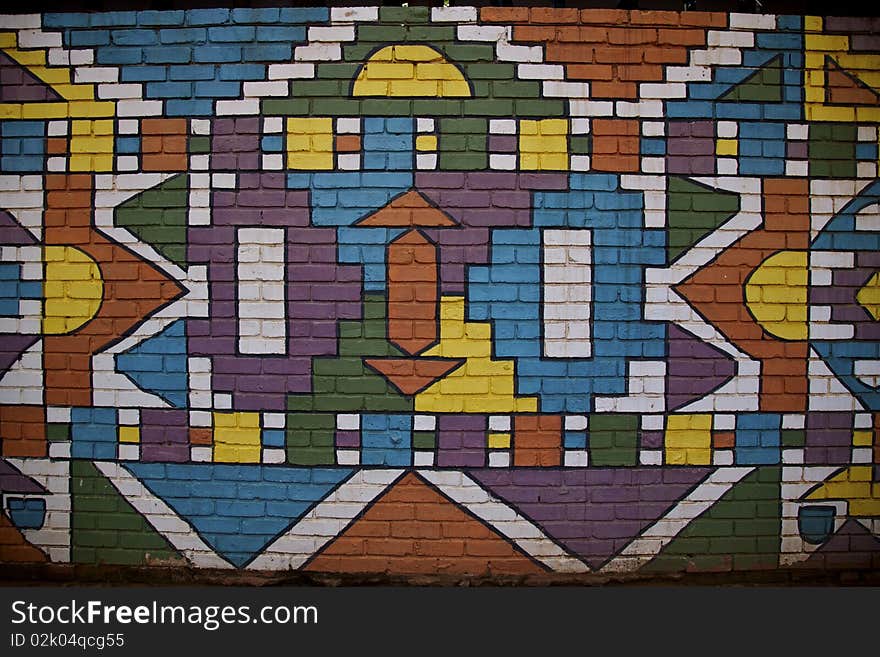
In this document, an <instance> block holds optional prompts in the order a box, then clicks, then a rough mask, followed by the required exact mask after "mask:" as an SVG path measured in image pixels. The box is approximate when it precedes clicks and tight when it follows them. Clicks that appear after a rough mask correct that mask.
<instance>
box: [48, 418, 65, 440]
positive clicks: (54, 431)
mask: <svg viewBox="0 0 880 657" xmlns="http://www.w3.org/2000/svg"><path fill="white" fill-rule="evenodd" d="M46 438H47V439H48V440H49V441H50V442H52V441H62V440H70V424H68V423H66V422H49V423H48V424H46Z"/></svg>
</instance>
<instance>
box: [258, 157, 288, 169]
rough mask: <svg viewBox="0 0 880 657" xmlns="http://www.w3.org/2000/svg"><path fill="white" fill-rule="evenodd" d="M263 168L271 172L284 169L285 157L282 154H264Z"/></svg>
mask: <svg viewBox="0 0 880 657" xmlns="http://www.w3.org/2000/svg"><path fill="white" fill-rule="evenodd" d="M263 168H264V169H267V170H269V171H281V170H282V169H284V156H283V155H281V153H263Z"/></svg>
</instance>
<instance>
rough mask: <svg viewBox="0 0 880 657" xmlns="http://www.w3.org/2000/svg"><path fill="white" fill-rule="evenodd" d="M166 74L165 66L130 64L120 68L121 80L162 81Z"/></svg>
mask: <svg viewBox="0 0 880 657" xmlns="http://www.w3.org/2000/svg"><path fill="white" fill-rule="evenodd" d="M167 75H168V69H167V68H166V67H165V66H131V67H125V68H123V69H122V75H121V80H122V81H123V82H162V81H164V80H165V79H166V76H167Z"/></svg>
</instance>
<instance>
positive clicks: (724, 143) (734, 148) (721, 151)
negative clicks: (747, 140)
mask: <svg viewBox="0 0 880 657" xmlns="http://www.w3.org/2000/svg"><path fill="white" fill-rule="evenodd" d="M715 154H716V155H718V156H721V157H736V156H737V155H739V140H737V139H719V140H718V141H717V142H715Z"/></svg>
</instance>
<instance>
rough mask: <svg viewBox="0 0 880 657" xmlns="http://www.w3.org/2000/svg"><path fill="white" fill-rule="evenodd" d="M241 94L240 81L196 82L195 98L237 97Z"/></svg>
mask: <svg viewBox="0 0 880 657" xmlns="http://www.w3.org/2000/svg"><path fill="white" fill-rule="evenodd" d="M240 94H241V83H240V82H213V81H211V82H196V83H195V94H194V95H195V96H196V98H238V96H239V95H240Z"/></svg>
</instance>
